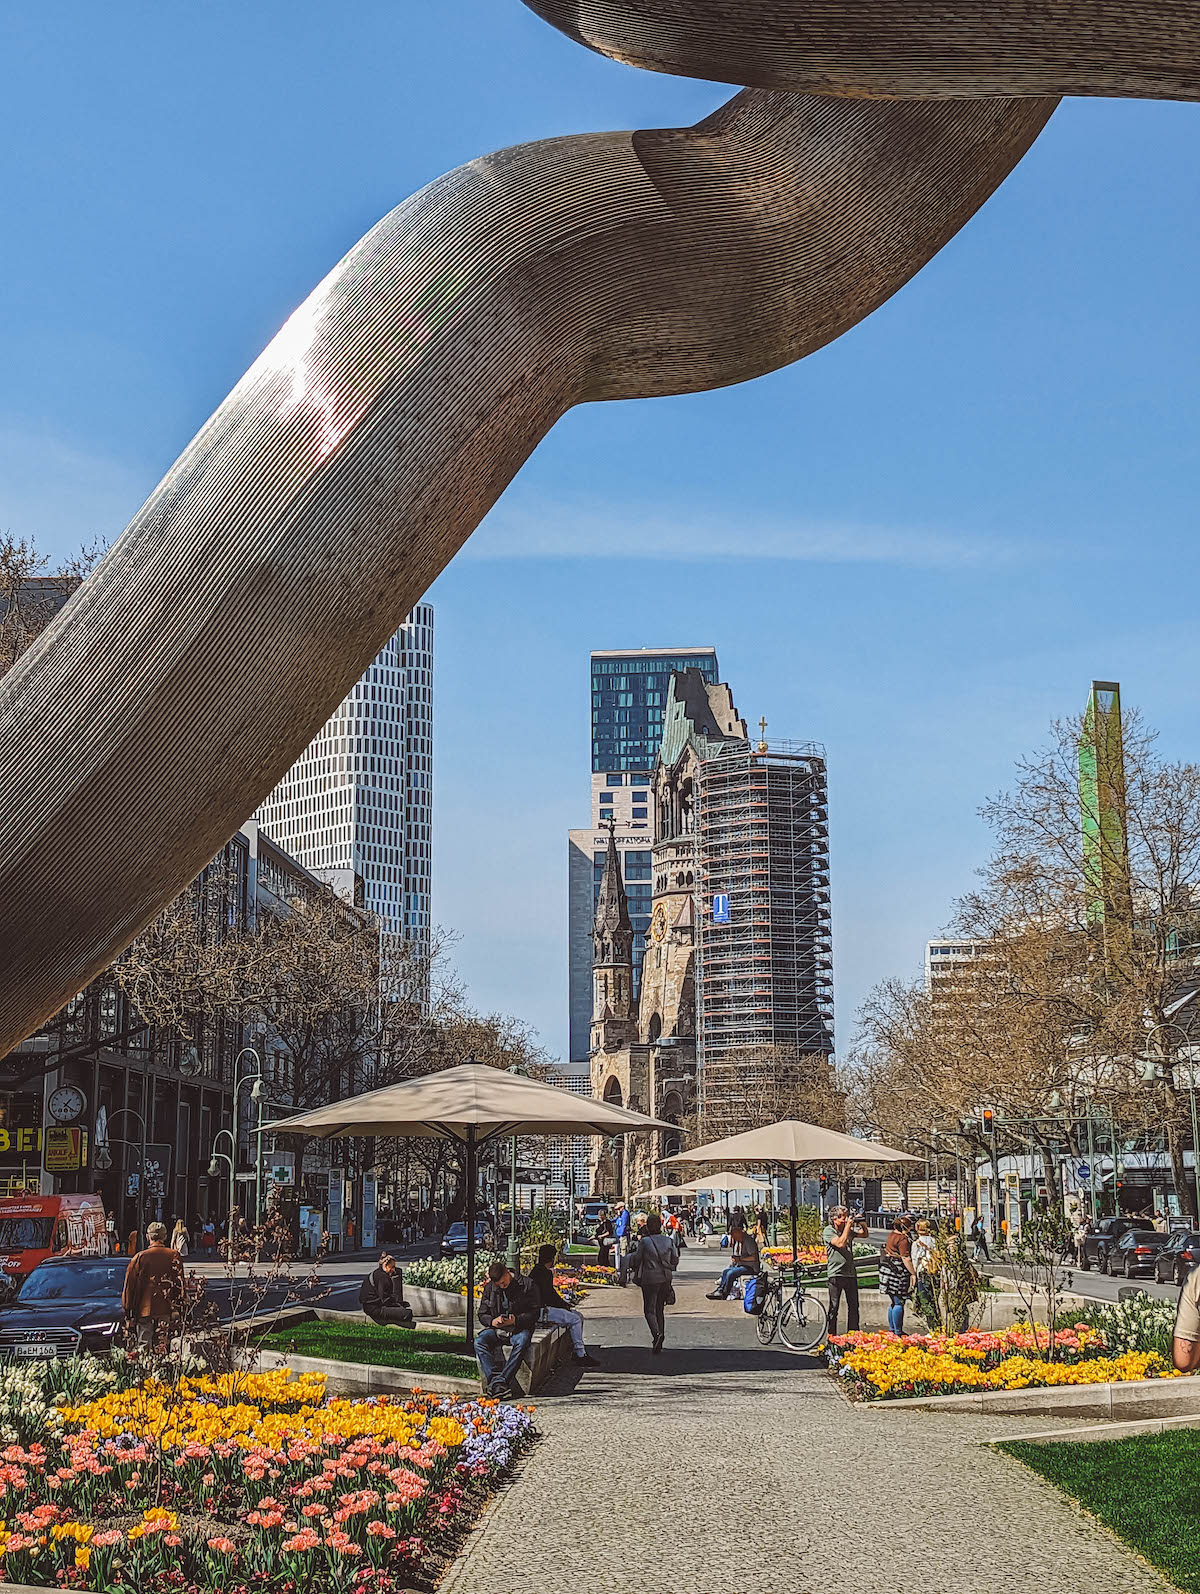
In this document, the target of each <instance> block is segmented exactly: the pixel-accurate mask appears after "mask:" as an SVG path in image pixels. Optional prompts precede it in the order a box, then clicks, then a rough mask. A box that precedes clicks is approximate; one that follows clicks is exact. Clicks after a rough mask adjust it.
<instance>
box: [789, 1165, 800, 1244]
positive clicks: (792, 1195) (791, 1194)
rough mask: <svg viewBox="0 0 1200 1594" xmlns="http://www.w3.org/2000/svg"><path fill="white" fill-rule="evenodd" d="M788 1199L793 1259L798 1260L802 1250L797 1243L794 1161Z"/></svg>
mask: <svg viewBox="0 0 1200 1594" xmlns="http://www.w3.org/2000/svg"><path fill="white" fill-rule="evenodd" d="M788 1200H789V1201H790V1202H791V1203H792V1261H793V1262H798V1261H799V1260H800V1251H799V1248H798V1247H797V1245H796V1234H797V1228H796V1221H797V1216H798V1214H797V1211H796V1164H795V1163H794V1162H789V1163H788Z"/></svg>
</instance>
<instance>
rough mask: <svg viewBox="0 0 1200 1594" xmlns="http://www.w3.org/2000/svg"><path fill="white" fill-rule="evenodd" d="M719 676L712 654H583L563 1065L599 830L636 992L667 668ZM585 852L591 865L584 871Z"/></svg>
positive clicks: (584, 1003)
mask: <svg viewBox="0 0 1200 1594" xmlns="http://www.w3.org/2000/svg"><path fill="white" fill-rule="evenodd" d="M686 669H694V670H699V671H700V673H701V675H702V676H703V677H704V679H705V681H708V682H712V683H715V682H716V681H717V680H718V679H719V674H718V669H717V650H716V649H715V648H629V649H615V650H613V651H612V652H602V653H593V654H592V656H591V700H592V701H591V716H592V813H591V821H592V828H591V830H590V831H589V830H572V831H571V832H569V836H568V903H569V906H568V929H567V942H568V981H569V989H570V1029H571V1043H570V1044H571V1060H572V1062H574V1063H577V1064H581V1063H584V1062H586V1061H587V1058H588V1054H589V1050H590V1035H589V1026H590V1022H591V1014H592V922H593V920H594V918H595V913H596V902H597V900H598V898H599V895H600V881H601V879H602V878H603V875H604V859H605V853H606V849H607V845H608V834H607V827H608V826H609V825H611V826H612V828H613V831H614V833H615V835H616V841H617V850H618V852H619V854H620V856H621V861H622V866H623V867H622V873H623V875H624V878H625V890H626V892H627V894H628V897H629V917H630V920H631V922H632V924H633V991H634V999H635V1000H636V999H637V997H638V994H639V992H640V990H641V979H642V957H643V954H644V953H645V950H646V931H647V930H648V929H649V927H650V898H651V893H652V890H653V880H652V878H651V868H650V849H651V847H652V846H653V844H654V818H653V812H652V806H651V802H650V783H651V779H652V776H653V771H654V765H655V763H656V761H657V759H658V751H659V747H660V746H661V744H662V731H663V714H664V712H665V710H666V702H667V689H668V687H669V686H670V682H671V673H672V671H674V670H686ZM589 854H590V865H589Z"/></svg>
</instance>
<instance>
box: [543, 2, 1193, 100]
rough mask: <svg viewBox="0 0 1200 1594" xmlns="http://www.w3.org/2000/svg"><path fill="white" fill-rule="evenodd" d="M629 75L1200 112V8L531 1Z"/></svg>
mask: <svg viewBox="0 0 1200 1594" xmlns="http://www.w3.org/2000/svg"><path fill="white" fill-rule="evenodd" d="M525 3H526V5H528V6H530V7H531V8H532V9H533V10H534V11H536V12H537V13H538V15H539V16H542V17H545V19H546V21H547V22H552V23H553V24H554V25H555V27H557V28H561V29H562V31H563V32H564V33H566V34H569V35H570V37H571V38H573V39H576V40H578V41H579V43H580V44H587V45H590V46H591V47H592V48H593V49H595V50H600V51H601V52H602V53H603V54H605V55H611V56H613V57H614V58H615V59H616V60H618V61H627V62H629V63H630V65H633V66H642V67H649V68H650V69H651V70H652V71H656V72H673V73H678V74H679V75H681V76H683V77H698V78H710V79H711V80H712V81H713V82H715V83H745V84H747V85H748V86H750V87H751V88H760V89H790V90H793V91H801V92H804V93H809V94H837V95H849V96H851V97H853V98H863V97H865V98H868V99H903V100H910V99H912V100H944V99H977V98H981V97H983V96H987V95H1001V96H1005V97H1008V96H1012V95H1020V94H1035V95H1041V94H1050V95H1057V94H1089V95H1091V94H1099V95H1109V96H1116V97H1119V98H1136V99H1159V100H1195V99H1200V70H1198V64H1200V0H1148V3H1143V4H1141V5H1137V6H1132V7H1131V6H1128V5H1117V4H1114V3H1113V0H1090V3H1088V0H1037V3H1036V4H1031V3H1030V0H955V3H954V4H951V5H947V4H945V3H944V0H873V3H872V0H525Z"/></svg>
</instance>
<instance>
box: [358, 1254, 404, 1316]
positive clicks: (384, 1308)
mask: <svg viewBox="0 0 1200 1594" xmlns="http://www.w3.org/2000/svg"><path fill="white" fill-rule="evenodd" d="M358 1304H359V1305H360V1306H361V1307H362V1309H363V1311H364V1312H365V1313H366V1314H367V1316H368V1317H369V1318H370V1319H371V1321H372V1322H373V1323H380V1324H383V1323H390V1324H391V1325H392V1326H393V1327H394V1328H411V1327H412V1321H413V1313H412V1307H411V1306H410V1305H409V1304H408V1302H407V1301H406V1300H405V1299H404V1275H403V1273H401V1271H400V1269H399V1268H398V1267H397V1266H396V1258H395V1257H394V1256H388V1255H387V1254H386V1253H385V1254H384V1255H383V1256H381V1257H380V1258H379V1266H378V1267H377V1268H376V1269H375V1271H374V1272H373V1273H368V1274H367V1276H366V1278H365V1279H363V1281H362V1286H361V1288H360V1289H359V1292H358Z"/></svg>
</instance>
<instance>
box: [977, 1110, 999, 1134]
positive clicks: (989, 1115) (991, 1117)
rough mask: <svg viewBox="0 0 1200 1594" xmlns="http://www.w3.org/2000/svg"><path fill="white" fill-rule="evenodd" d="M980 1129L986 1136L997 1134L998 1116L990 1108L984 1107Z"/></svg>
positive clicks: (980, 1119)
mask: <svg viewBox="0 0 1200 1594" xmlns="http://www.w3.org/2000/svg"><path fill="white" fill-rule="evenodd" d="M979 1127H980V1128H981V1129H982V1130H983V1132H984V1134H985V1135H994V1134H995V1133H996V1114H995V1113H994V1112H993V1111H992V1109H991V1108H990V1107H984V1108H983V1109H982V1111H981V1112H980V1114H979Z"/></svg>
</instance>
